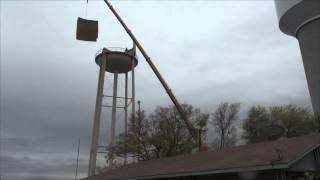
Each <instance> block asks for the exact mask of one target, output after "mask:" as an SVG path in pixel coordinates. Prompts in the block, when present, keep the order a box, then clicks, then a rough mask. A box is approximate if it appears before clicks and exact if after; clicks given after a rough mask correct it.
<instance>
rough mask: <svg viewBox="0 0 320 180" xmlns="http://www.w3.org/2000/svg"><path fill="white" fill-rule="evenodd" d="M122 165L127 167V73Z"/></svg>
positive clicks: (126, 78)
mask: <svg viewBox="0 0 320 180" xmlns="http://www.w3.org/2000/svg"><path fill="white" fill-rule="evenodd" d="M124 136H125V138H124V150H125V154H124V165H127V137H128V73H126V76H125V90H124Z"/></svg>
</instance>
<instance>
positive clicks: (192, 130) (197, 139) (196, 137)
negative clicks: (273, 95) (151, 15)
mask: <svg viewBox="0 0 320 180" xmlns="http://www.w3.org/2000/svg"><path fill="white" fill-rule="evenodd" d="M104 2H105V3H106V4H107V5H108V7H109V8H110V10H111V12H112V13H113V14H114V15H115V16H116V18H117V19H118V21H119V22H120V24H121V25H122V27H123V28H124V29H125V30H126V32H127V33H128V35H129V36H130V38H131V39H132V41H133V42H134V43H135V44H136V46H137V47H138V49H139V50H140V52H141V54H142V55H143V56H144V58H145V60H146V61H147V63H148V64H149V66H150V67H151V69H152V71H153V72H154V73H155V74H156V76H157V78H158V79H159V81H160V82H161V84H162V86H163V87H164V89H165V90H166V92H167V94H168V95H169V97H170V99H171V101H172V102H173V104H174V105H175V106H176V108H177V110H178V112H179V114H180V116H181V117H182V119H183V120H184V123H185V124H186V126H187V128H188V131H189V133H190V134H191V136H192V137H193V139H194V140H195V142H196V143H197V144H198V145H199V146H201V137H199V134H198V131H197V130H196V129H195V127H194V126H193V125H192V123H191V122H190V120H189V118H188V116H187V115H186V114H185V112H184V110H183V109H182V106H181V104H180V103H179V101H178V100H177V98H176V97H175V95H174V94H173V92H172V91H171V89H170V88H169V86H168V84H167V83H166V81H165V80H164V78H163V77H162V76H161V74H160V72H159V71H158V69H157V68H156V66H155V65H154V64H153V62H152V60H151V58H150V57H149V56H148V54H147V52H146V51H145V50H144V49H143V47H142V46H141V44H140V43H139V41H138V40H137V38H136V37H135V36H134V35H133V33H132V32H131V31H130V29H129V28H128V26H127V25H126V24H125V23H124V21H123V20H122V19H121V17H120V16H119V14H118V13H117V12H116V11H115V10H114V8H113V7H112V5H111V4H110V3H109V1H108V0H104ZM199 148H200V147H199Z"/></svg>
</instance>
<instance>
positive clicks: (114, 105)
mask: <svg viewBox="0 0 320 180" xmlns="http://www.w3.org/2000/svg"><path fill="white" fill-rule="evenodd" d="M117 91H118V72H114V79H113V100H112V120H111V136H110V138H111V139H110V145H111V149H112V150H113V147H114V144H115V129H116V118H117V117H116V116H117ZM113 155H114V152H111V159H110V165H111V166H112V165H113V162H112V161H113Z"/></svg>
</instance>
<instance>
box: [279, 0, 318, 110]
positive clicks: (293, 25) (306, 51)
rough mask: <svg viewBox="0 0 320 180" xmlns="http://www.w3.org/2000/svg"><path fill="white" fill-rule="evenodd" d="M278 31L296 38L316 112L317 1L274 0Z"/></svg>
mask: <svg viewBox="0 0 320 180" xmlns="http://www.w3.org/2000/svg"><path fill="white" fill-rule="evenodd" d="M275 4H276V10H277V14H278V18H279V27H280V29H281V31H282V32H284V33H285V34H288V35H290V36H294V37H296V38H297V39H298V40H299V44H300V49H301V54H302V58H303V64H304V69H305V73H306V77H307V81H308V87H309V92H310V96H311V99H312V106H313V110H314V112H315V113H320V1H319V0H286V1H285V0H275Z"/></svg>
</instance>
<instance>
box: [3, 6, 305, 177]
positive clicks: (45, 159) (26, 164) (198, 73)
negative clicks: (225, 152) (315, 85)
mask: <svg viewBox="0 0 320 180" xmlns="http://www.w3.org/2000/svg"><path fill="white" fill-rule="evenodd" d="M0 3H1V9H0V13H1V14H0V15H1V76H0V77H1V86H0V87H1V134H0V135H1V155H0V158H1V159H0V162H1V166H0V168H1V179H4V180H19V179H33V180H37V179H39V180H40V179H42V180H46V179H51V180H55V179H57V180H58V179H59V180H60V179H72V178H74V169H75V162H76V146H77V139H78V138H80V139H81V148H80V176H82V177H83V176H86V172H87V165H88V157H89V145H90V141H89V139H90V136H91V128H92V119H93V112H94V105H95V96H96V88H97V77H98V66H97V65H96V64H95V63H94V54H95V53H96V51H98V50H99V49H101V48H102V47H128V48H129V47H131V46H132V42H131V41H130V39H129V37H128V36H127V34H126V33H125V31H124V30H123V29H122V27H121V26H120V25H119V23H118V22H117V21H116V19H115V17H114V16H113V15H112V14H111V13H110V11H109V10H108V9H107V7H106V5H105V4H104V2H103V1H102V0H96V1H92V0H91V1H89V5H88V7H87V13H86V3H85V1H84V0H82V1H35V0H32V1H31V0H29V1H9V0H8V1H0ZM112 3H113V5H114V7H115V8H116V9H117V10H118V12H119V13H120V15H121V16H122V17H123V19H124V20H125V21H126V22H127V23H128V25H129V27H130V28H131V30H132V31H133V32H134V33H135V35H136V37H137V38H138V40H139V41H140V42H141V44H142V45H143V46H144V47H145V49H146V51H147V52H148V53H149V54H150V56H151V57H152V58H153V60H154V63H155V64H156V66H157V67H158V68H159V70H160V72H161V73H162V75H163V76H164V78H165V79H166V80H167V82H168V84H169V85H170V87H171V89H172V90H173V92H174V93H175V94H176V96H177V98H178V99H179V100H180V101H181V102H187V103H190V104H192V105H194V106H195V107H199V108H201V109H202V110H203V111H204V112H210V111H213V110H214V109H215V108H216V106H217V105H218V104H219V103H221V102H223V101H228V102H240V103H241V105H242V109H241V112H242V114H244V113H246V110H247V109H248V107H250V106H252V105H257V104H261V105H267V106H269V105H281V104H288V103H293V104H297V105H301V106H304V107H309V108H310V107H311V106H310V98H309V94H308V89H307V83H306V79H305V74H304V70H303V64H302V61H301V56H300V50H299V46H298V42H297V40H296V39H294V38H292V37H289V36H286V35H284V34H283V33H281V32H280V30H279V29H278V25H277V17H276V13H275V8H274V3H273V1H271V0H265V1H253V0H250V1H214V0H212V1H200V2H194V1H118V2H115V1H112ZM86 14H87V15H86ZM78 16H80V17H83V18H88V19H96V20H99V31H100V33H99V38H98V41H97V42H96V43H92V42H91V43H89V42H83V41H76V39H75V34H76V33H75V32H76V19H77V17H78ZM106 78H107V82H106V92H107V93H110V88H111V79H112V77H111V76H110V74H107V76H106ZM120 80H122V81H121V82H120V84H119V88H120V89H121V88H123V87H124V85H123V77H120ZM136 98H137V99H139V100H141V101H142V108H143V109H145V110H147V111H148V112H150V111H152V110H153V109H154V108H155V107H156V106H158V105H161V106H166V105H169V104H171V102H170V99H169V98H168V97H167V95H166V93H165V91H164V90H163V88H162V86H161V84H160V83H159V82H158V80H157V79H156V77H155V75H154V74H153V73H152V71H151V70H150V68H149V67H148V65H147V64H146V62H145V60H144V59H143V57H142V56H141V54H139V65H138V66H137V69H136ZM118 114H119V117H121V116H122V115H123V114H121V113H120V112H119V113H118ZM102 117H103V119H104V123H102V128H104V129H103V132H107V131H108V129H107V128H108V126H109V121H108V118H109V117H110V114H109V113H108V112H105V113H104V114H103V115H102ZM122 124H123V122H122V121H118V122H117V127H118V130H119V129H121V127H122V126H123V125H122ZM209 138H210V137H209ZM105 139H107V137H105ZM105 142H106V140H105ZM105 142H103V139H102V140H101V141H100V143H101V144H104V143H105ZM99 162H102V160H101V159H100V161H99Z"/></svg>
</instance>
